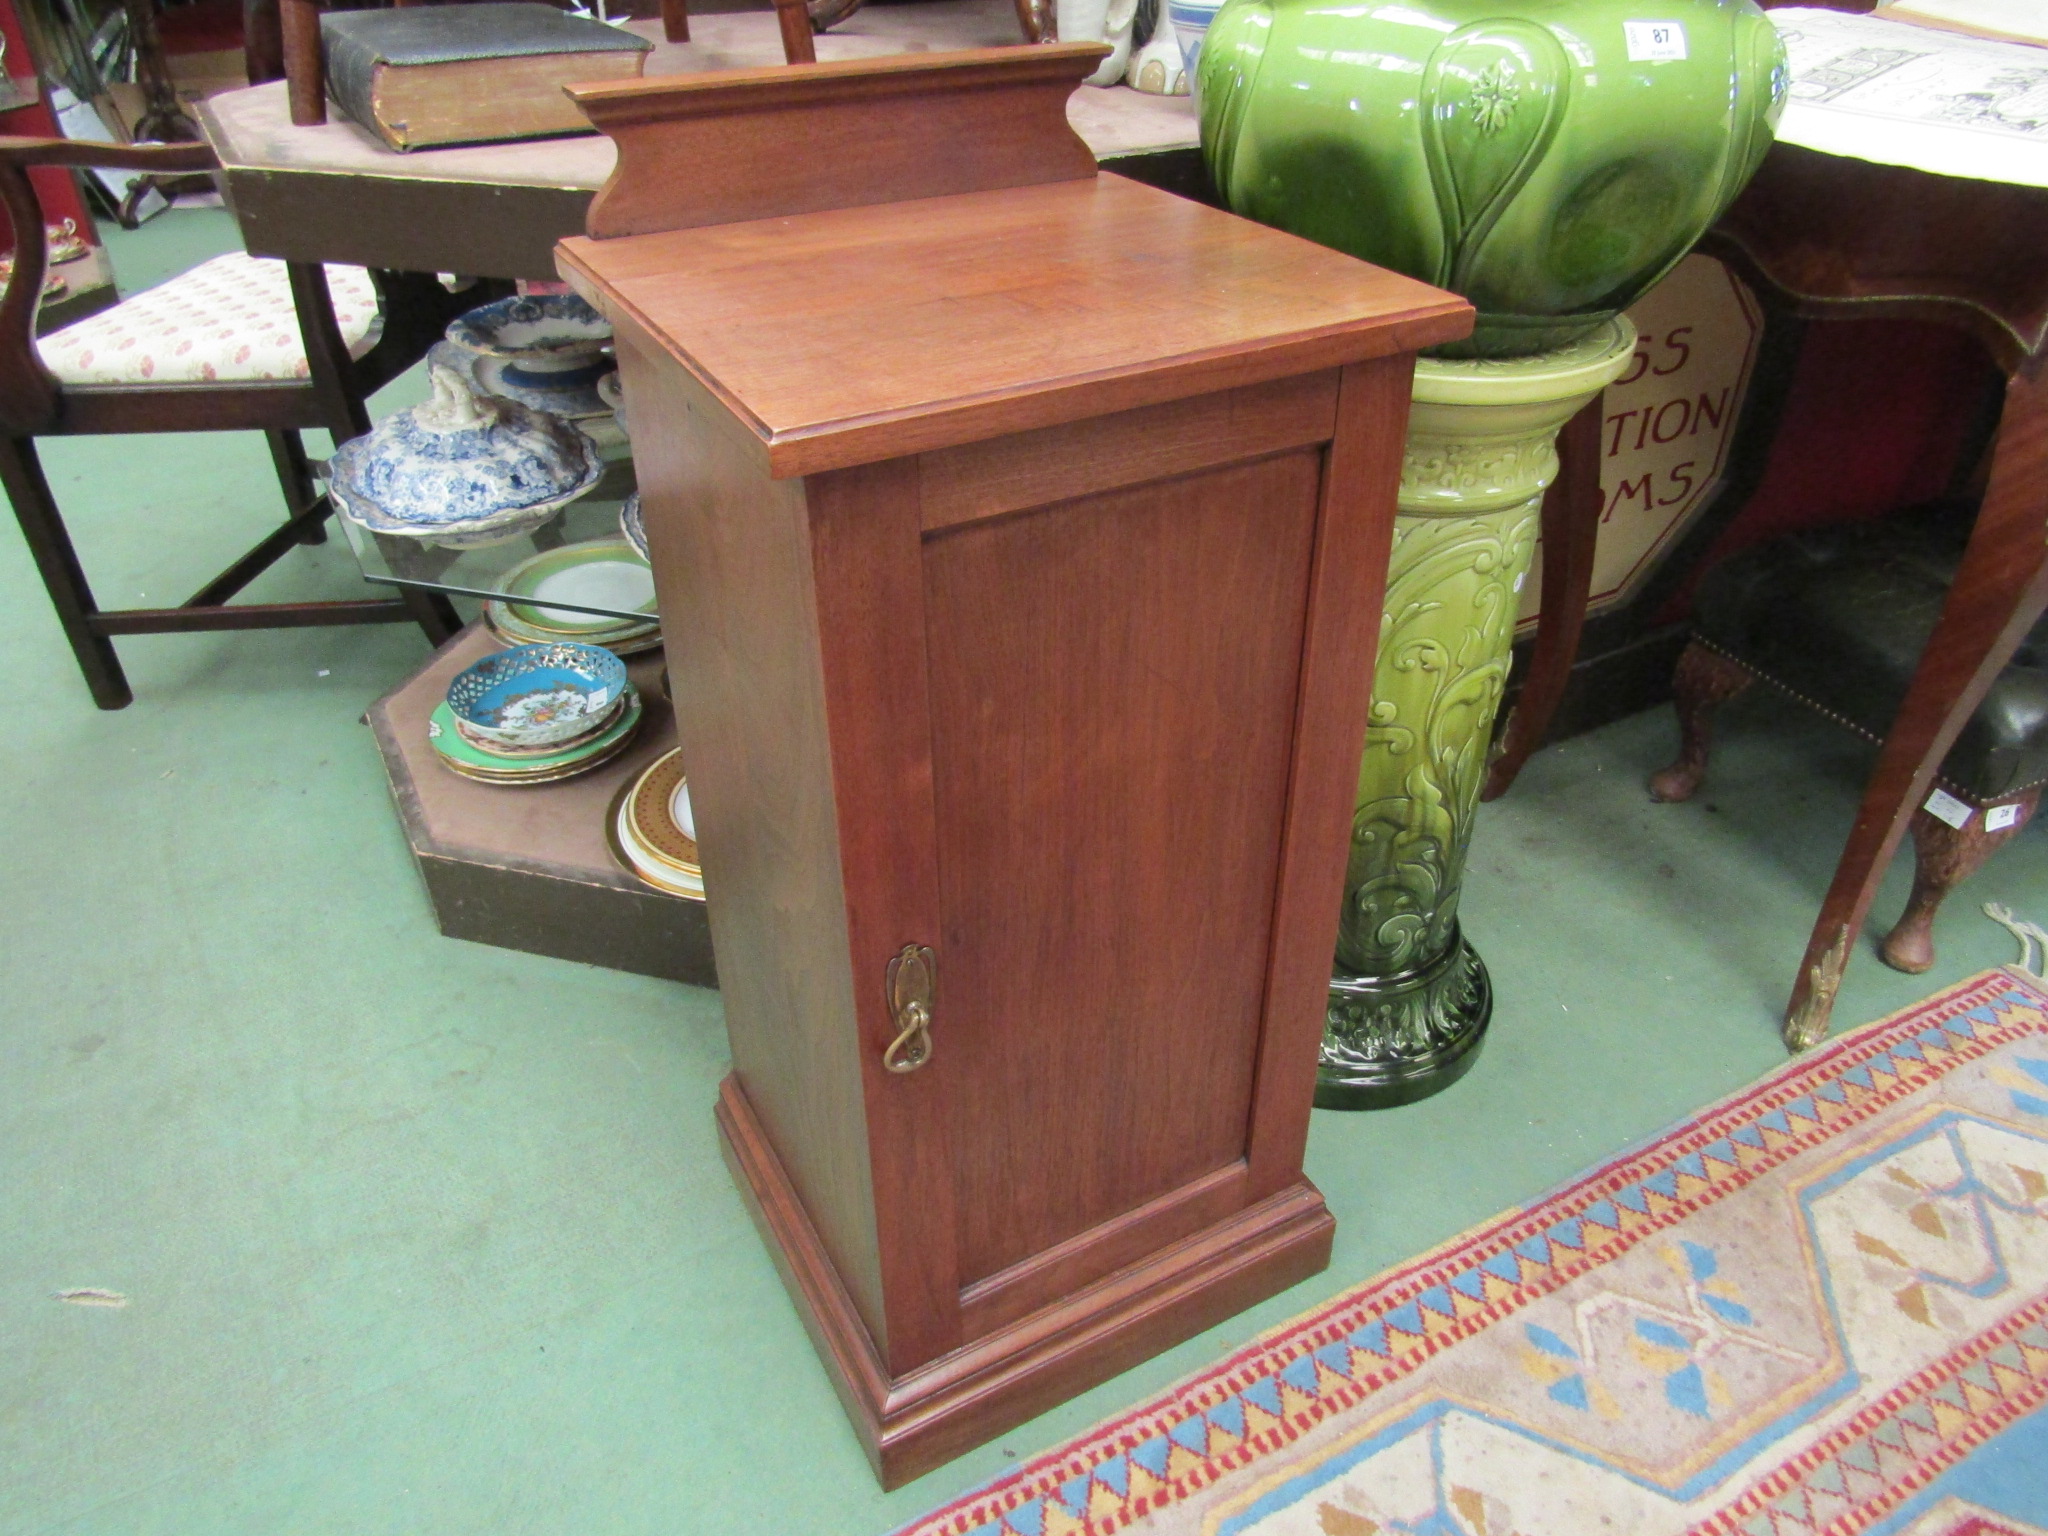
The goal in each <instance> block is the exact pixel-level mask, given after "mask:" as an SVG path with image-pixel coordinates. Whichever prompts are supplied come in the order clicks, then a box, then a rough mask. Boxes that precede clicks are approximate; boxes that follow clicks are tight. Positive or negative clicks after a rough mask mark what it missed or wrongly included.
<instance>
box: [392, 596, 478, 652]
mask: <svg viewBox="0 0 2048 1536" xmlns="http://www.w3.org/2000/svg"><path fill="white" fill-rule="evenodd" d="M398 592H399V596H400V597H401V598H402V599H403V600H404V602H405V606H406V607H407V608H409V609H411V610H412V616H413V622H414V623H416V624H418V625H419V627H420V632H421V633H422V634H424V635H425V636H426V637H427V643H428V644H429V645H431V646H433V647H434V649H436V650H439V649H440V648H441V647H442V646H444V645H446V644H447V643H448V642H449V641H450V640H452V639H454V638H455V635H456V632H457V631H458V630H460V629H461V628H462V619H461V616H460V615H458V614H457V613H456V611H455V605H454V604H453V603H451V602H449V601H448V595H447V594H446V593H445V592H431V591H428V590H427V589H426V588H425V587H400V588H399V589H398Z"/></svg>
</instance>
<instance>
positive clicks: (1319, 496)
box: [559, 49, 1471, 1486]
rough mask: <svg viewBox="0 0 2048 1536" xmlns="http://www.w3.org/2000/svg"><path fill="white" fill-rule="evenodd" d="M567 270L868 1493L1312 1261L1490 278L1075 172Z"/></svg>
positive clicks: (747, 1085) (801, 1294)
mask: <svg viewBox="0 0 2048 1536" xmlns="http://www.w3.org/2000/svg"><path fill="white" fill-rule="evenodd" d="M1038 52H1039V54H1040V55H1041V56H1043V55H1046V54H1051V53H1052V52H1053V50H1051V49H1045V50H1039V51H1038ZM1080 57H1081V56H1080V55H1079V54H1077V55H1075V59H1076V60H1078V59H1080ZM1012 58H1014V59H1015V60H1016V63H1015V65H1014V66H1013V67H1016V68H1018V69H1020V70H1023V71H1025V72H1027V73H1029V72H1030V71H1031V70H1032V69H1033V68H1034V67H1035V61H1034V60H1033V59H1032V54H1031V52H1030V51H1027V50H1021V49H1020V50H1013V51H1012ZM1067 67H1069V68H1071V67H1074V65H1072V64H1070V65H1069V66H1067ZM932 89H933V90H934V91H936V92H939V93H940V94H942V95H943V94H944V93H945V91H946V90H947V89H948V87H946V86H945V85H944V83H943V77H942V76H934V77H933V80H932ZM1003 98H1004V93H1003V92H1002V91H1001V90H992V91H990V92H989V94H988V101H987V113H986V116H985V117H984V118H981V119H979V120H977V119H975V118H973V116H972V114H969V116H968V117H967V118H966V119H964V120H963V121H964V124H965V126H964V127H963V128H962V136H963V137H966V136H968V130H970V129H971V130H972V131H973V132H976V133H988V132H991V131H1007V129H1008V127H1009V126H1012V121H1011V119H1010V118H1009V116H1008V112H1009V108H1008V107H1007V106H1006V105H1005V104H1004V99H1003ZM745 120H746V117H745V114H744V113H739V114H736V115H735V117H734V119H733V121H734V123H735V124H738V123H742V122H744V121H745ZM977 121H978V123H979V126H978V127H977V126H976V123H977ZM693 131H694V130H693ZM732 131H734V132H737V131H739V129H738V128H737V127H734V128H733V130H732ZM763 131H766V130H765V129H764V130H763ZM774 131H775V132H777V133H782V132H785V131H787V130H786V126H778V127H776V128H775V130H774ZM1043 131H1044V132H1046V133H1047V134H1048V135H1051V134H1052V133H1053V131H1054V130H1053V126H1052V125H1046V126H1045V127H1044V129H1043ZM1057 133H1058V134H1060V135H1064V136H1068V137H1071V130H1070V129H1068V128H1067V127H1066V125H1065V123H1064V120H1061V121H1060V122H1059V123H1058V124H1057ZM799 158H801V157H799ZM634 163H636V162H635V161H634V159H633V157H632V154H631V152H628V151H622V154H621V165H622V169H621V172H620V175H621V177H622V178H623V177H627V176H630V175H631V174H632V169H631V167H632V166H633V164H634ZM638 163H640V164H643V165H653V164H661V163H664V162H663V161H662V159H661V156H660V154H659V153H658V149H648V150H644V151H642V158H641V159H640V161H639V162H638ZM956 163H957V164H970V165H980V166H982V168H983V171H984V172H985V173H986V174H990V175H993V176H1000V175H1001V174H1002V172H1001V170H1000V166H1001V165H1002V163H1003V162H1001V160H1000V159H999V157H993V156H989V157H984V156H982V155H981V152H980V150H979V149H978V148H977V147H976V146H975V145H973V144H971V143H963V144H962V145H960V146H959V153H958V157H957V161H956ZM935 174H939V175H950V174H951V172H950V171H945V172H935ZM714 195H715V193H714ZM807 195H808V193H807V192H806V191H804V190H803V189H798V191H797V193H796V194H795V196H796V198H797V200H798V201H799V202H801V200H802V199H803V198H804V197H805V196H807ZM559 260H560V264H561V269H562V271H563V273H564V275H565V276H567V277H568V278H569V279H570V281H571V282H572V283H574V284H575V286H576V287H577V289H578V290H579V291H580V292H582V293H583V294H584V295H585V297H587V298H588V299H589V300H590V301H591V302H592V303H594V304H596V305H597V306H598V307H599V308H600V309H602V310H603V311H605V313H606V314H607V315H608V316H609V317H610V319H611V320H612V323H613V325H614V327H615V331H616V335H617V346H618V354H619V361H620V367H621V371H622V377H623V382H624V387H625V391H626V394H627V397H628V405H627V409H628V411H629V412H630V414H631V415H632V417H633V420H634V427H635V440H634V446H635V457H636V467H637V470H638V474H639V480H640V486H641V504H642V507H643V509H644V515H645V519H646V525H647V531H648V538H649V543H650V546H651V552H652V556H653V563H654V567H655V576H656V584H657V587H658V589H659V594H660V602H661V608H662V612H663V613H664V614H665V615H668V616H670V618H669V620H668V622H667V626H666V635H667V644H668V656H669V667H670V675H671V677H672V679H673V682H674V691H675V696H676V698H677V700H678V701H679V707H678V715H679V719H678V730H679V736H680V740H681V743H682V746H683V749H684V752H685V753H686V755H687V757H688V760H689V762H690V765H691V766H690V774H691V786H692V796H691V799H692V806H693V809H694V811H695V814H696V819H697V830H698V836H699V846H700V849H701V850H702V855H703V859H704V863H705V875H706V880H707V883H708V884H709V885H710V886H711V887H712V889H714V890H715V891H716V892H717V893H718V899H717V902H716V904H715V905H714V906H713V907H712V909H711V912H710V920H711V926H712V937H713V942H714V945H715V947H716V950H717V954H718V966H719V976H720V981H721V985H722V988H723V991H724V1001H725V1011H726V1021H727V1029H728V1032H729V1034H730V1037H731V1043H732V1053H733V1074H732V1076H731V1077H730V1078H729V1079H728V1080H727V1081H726V1083H725V1086H724V1088H723V1090H722V1093H721V1096H720V1102H719V1106H718V1120H719V1125H720V1128H721V1132H722V1135H723V1139H724V1143H725V1147H726V1152H727V1156H728V1159H729V1160H730V1162H731V1164H732V1166H733V1168H734V1171H735V1174H736V1176H737V1178H738V1180H739V1183H740V1186H741V1189H742V1192H743V1194H744V1195H745V1197H746V1198H747V1200H748V1202H749V1204H750V1206H751V1207H752V1209H753V1211H754V1213H755V1215H756V1218H757V1220H758V1221H759V1223H760V1225H761V1228H762V1230H763V1233H764V1235H765V1236H766V1238H767V1240H768V1242H769V1245H770V1247H771V1249H772V1250H773V1252H774V1254H775V1257H776V1262H777V1264H778V1266H779V1268H780V1269H781V1271H782V1274H783V1277H784V1280H785V1282H786V1283H787V1285H788V1287H789V1289H790V1291H791V1293H792V1295H793V1297H794V1299H795V1300H796V1302H797V1305H798V1308H799V1310H800V1311H801V1312H802V1314H803V1316H804V1319H805V1323H806V1326H807V1327H808V1328H809V1330H810V1332H811V1335H812V1338H813V1339H814V1341H815V1342H816V1344H817V1346H818V1349H819V1352H820V1354H821V1356H822V1357H823V1358H824V1360H825V1362H826V1364H827V1365H828V1367H829V1369H830V1371H831V1374H832V1376H833V1379H834V1383H835V1386H836V1387H837V1389H838V1391H839V1393H840V1395H841V1398H842V1400H843V1401H844V1403H845V1405H846V1407H847V1410H848V1413H849V1415H850V1416H851V1418H852V1419H853V1421H854V1424H855V1427H856V1429H857V1431H858V1432H859V1434H860V1436H861V1438H862V1440H863V1442H864V1444H865V1445H866V1447H867V1449H868V1451H869V1454H870V1456H871V1457H872V1459H873V1460H874V1463H875V1466H876V1469H877V1472H878V1474H879V1476H880V1477H881V1479H882V1481H883V1482H884V1484H885V1485H890V1486H893V1485H895V1484H897V1483H900V1482H902V1481H904V1480H905V1479H907V1478H910V1477H912V1476H915V1475H917V1474H918V1473H920V1472H922V1471H924V1470H926V1469H928V1468H930V1467H932V1466H934V1465H936V1464H938V1463H939V1462H941V1461H944V1460H946V1459H948V1458H950V1457H952V1456H954V1455H957V1454H959V1453H960V1452H962V1451H964V1450H966V1449H968V1448H970V1447H971V1446H973V1445H975V1444H978V1443H979V1442H981V1441H983V1440H986V1439H988V1438H990V1437H991V1436H993V1435H996V1434H999V1433H1001V1432H1002V1431H1003V1430H1004V1429H1006V1428H1009V1427H1011V1426H1013V1425H1015V1424H1017V1423H1019V1422H1021V1421H1022V1420H1023V1419H1025V1418H1027V1417H1029V1416H1031V1415H1032V1414H1035V1413H1037V1412H1039V1411H1041V1410H1042V1409H1044V1408H1046V1407H1049V1406H1050V1405H1052V1404H1053V1403H1056V1402H1058V1401H1060V1400H1062V1399H1064V1398H1066V1397H1069V1396H1071V1395H1072V1394H1073V1393H1075V1392H1077V1391H1080V1390H1082V1389H1083V1388H1085V1387H1087V1386H1090V1385H1092V1384H1094V1383H1095V1382H1098V1381H1100V1380H1102V1379H1104V1378H1105V1377H1107V1376H1109V1375H1111V1374H1113V1373H1114V1372H1116V1371H1118V1370H1120V1369H1123V1368H1124V1367H1126V1366H1128V1365H1130V1364H1132V1363H1134V1362H1136V1361H1137V1360H1139V1359H1142V1358H1144V1357H1146V1356H1148V1355H1150V1354H1152V1353H1155V1352H1157V1351H1158V1350H1160V1349H1162V1348H1165V1347H1166V1346H1168V1345H1170V1344H1172V1343H1174V1342H1176V1341H1178V1340H1180V1339H1183V1338H1185V1337H1187V1336H1189V1335H1190V1334H1192V1333H1194V1332H1196V1331H1198V1330H1199V1329H1201V1328H1204V1327H1207V1326H1209V1325H1211V1324H1213V1323H1215V1322H1217V1321H1219V1320H1220V1319H1222V1318H1223V1317H1226V1316H1228V1315H1229V1314H1231V1313H1232V1312H1235V1311H1237V1310H1239V1309H1241V1308H1242V1307H1244V1306H1246V1305H1248V1304H1249V1303H1251V1302H1253V1301H1255V1300H1257V1299H1259V1298H1261V1297H1264V1296H1267V1295H1270V1294H1272V1293H1273V1292H1275V1291H1277V1290H1279V1289H1281V1288H1283V1287H1285V1286H1287V1285H1289V1284H1292V1283H1294V1282H1296V1281H1298V1280H1300V1279H1302V1278H1303V1277H1305V1276H1306V1275H1308V1274H1310V1273H1312V1272H1313V1271H1315V1270H1316V1269H1318V1268H1320V1267H1321V1266H1322V1265H1323V1264H1325V1263H1326V1262H1327V1261H1328V1256H1329V1249H1330V1239H1331V1230H1332V1224H1331V1221H1330V1217H1329V1214H1328V1212H1327V1211H1326V1210H1325V1208H1324V1206H1323V1202H1322V1197H1321V1195H1320V1194H1319V1193H1317V1191H1316V1190H1315V1188H1314V1187H1313V1186H1312V1185H1311V1184H1310V1183H1309V1182H1308V1181H1307V1179H1306V1178H1305V1177H1304V1176H1303V1174H1302V1166H1301V1165H1302V1154H1303V1149H1304V1145H1305V1142H1306V1139H1307V1131H1308V1118H1309V1107H1310V1103H1311V1100H1312V1097H1313V1091H1314V1079H1315V1066H1316V1053H1317V1043H1318V1041H1319V1039H1320V1036H1321V1029H1322V1014H1323V1003H1324V992H1325V989H1326V987H1327V984H1328V977H1329V963H1330V955H1331V953H1332V950H1333V947H1334V943H1335V936H1336V920H1337V911H1338V903H1339V901H1340V900H1341V893H1342V883H1343V867H1344V861H1345V854H1346V849H1347V845H1348V834H1349V828H1350V818H1351V800H1352V793H1353V785H1354V782H1355V779H1356V774H1357V766H1358V754H1359V751H1360V748H1361V744H1362V741H1363V736H1364V724H1365V715H1366V710H1367V706H1368V702H1369V694H1370V690H1371V680H1372V661H1373V653H1374V648H1375V645H1376V642H1377V638H1378V629H1379V618H1380V607H1381V602H1382V599H1383V596H1384V587H1385V573H1386V561H1387V555H1388V550H1389V547H1390V544H1391V538H1392V527H1393V515H1394V498H1395V491H1396V488H1397V483H1398V478H1399V471H1400V456H1401V445H1402V439H1403V434H1404V431H1405V427H1406V420H1407V408H1408V392H1409V385H1410V380H1411V377H1412V372H1413V359H1414V353H1415V351H1416V350H1417V349H1418V348H1420V347H1424V346H1429V345H1433V344H1435V343H1438V342H1442V341H1447V340H1451V339H1454V338H1456V337H1458V336H1460V335H1463V334H1465V333H1466V332H1467V331H1468V330H1469V327H1470V324H1471V312H1470V310H1469V309H1468V308H1467V306H1466V305H1465V304H1464V303H1463V302H1462V301H1460V300H1458V299H1456V298H1454V297H1453V296H1451V295H1449V294H1445V293H1441V292H1439V291H1437V290H1435V289H1432V288H1428V287H1426V286H1424V285H1422V284H1419V283H1415V282H1412V281H1410V280H1408V279H1406V278H1402V277H1398V276H1395V275H1393V274H1391V273H1386V272H1382V271H1379V270H1377V269H1375V268H1372V267H1368V266H1365V265H1364V264H1362V263H1359V262H1356V261H1354V260H1352V259H1350V258H1348V257H1344V256H1340V255H1337V254H1336V253H1334V252H1331V251H1327V250H1324V249H1322V248H1320V247H1317V246H1313V245H1310V244H1308V243H1307V242H1305V241H1301V240H1297V239H1295V238H1293V237H1292V236H1288V235H1284V234H1281V233H1279V232H1277V231H1274V230H1269V229H1265V228H1262V227H1260V226H1257V225H1253V224H1249V223H1246V222H1244V221H1241V220H1238V219H1236V218H1234V217H1232V216H1230V215H1228V214H1225V213H1222V212H1219V211H1217V210H1214V209H1210V208H1204V207H1201V206H1199V205H1197V204H1193V203H1189V202H1187V201H1185V200H1182V199H1179V198H1176V197H1174V196H1172V195H1171V194H1169V193H1164V192H1159V191H1156V190H1154V189H1152V188H1148V187H1143V186H1140V185H1138V184H1136V183H1133V182H1128V181H1124V180H1122V179H1120V178H1117V177H1114V176H1106V175H1105V176H1096V175H1094V174H1093V172H1092V168H1090V169H1089V170H1087V171H1085V172H1083V173H1082V174H1077V175H1073V176H1070V177H1066V178H1064V179H1058V180H1047V181H1041V182H1039V183H1037V184H1032V185H1021V186H1017V185H1011V186H998V187H996V188H994V189H983V190H972V191H961V192H955V193H953V194H951V195H946V196H938V197H927V198H922V199H912V200H908V201H903V202H897V203H893V204H891V203H884V204H880V205H874V206H862V207H840V208H826V209H822V210H818V211H808V212H797V213H793V214H787V215H776V216H770V217H767V218H763V219H759V220H755V221H751V222H745V223H738V224H730V225H720V226H709V227H695V228H677V229H672V230H667V231H663V232H659V233H649V234H642V235H636V236H629V237H620V238H611V239H603V240H595V239H582V240H570V241H566V242H564V244H563V246H562V247H561V250H560V254H559ZM822 272H829V273H830V274H832V277H831V281H830V282H829V283H824V282H820V281H819V277H818V274H820V273H822ZM910 944H920V945H928V946H930V947H931V948H932V950H933V951H934V953H935V956H936V960H935V988H934V997H933V1013H932V1025H931V1040H932V1049H931V1052H930V1055H929V1058H928V1060H927V1061H926V1062H925V1064H924V1065H922V1066H921V1067H919V1068H918V1069H917V1070H914V1071H911V1072H908V1073H902V1074H898V1073H892V1072H890V1071H889V1070H887V1069H886V1068H885V1067H884V1065H883V1054H884V1051H885V1050H886V1048H887V1047H888V1046H889V1044H890V1042H891V1040H892V1039H894V1038H895V1037H896V1035H897V1034H898V1032H899V1030H900V1028H901V1024H900V1023H899V1021H898V1020H897V1019H896V1017H895V1016H894V1015H893V1014H892V1011H891V1003H890V999H889V998H888V996H887V995H886V991H885V984H884V978H885V975H886V971H887V967H888V964H889V962H890V960H891V959H892V958H893V957H895V956H896V955H897V954H899V952H901V951H902V950H903V948H904V947H905V946H906V945H910Z"/></svg>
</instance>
